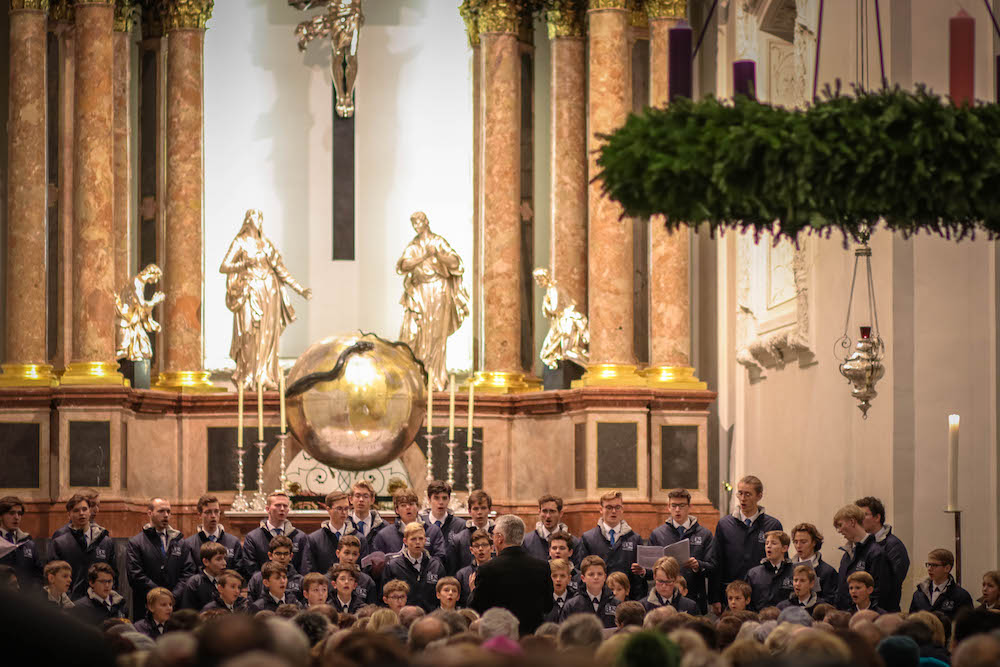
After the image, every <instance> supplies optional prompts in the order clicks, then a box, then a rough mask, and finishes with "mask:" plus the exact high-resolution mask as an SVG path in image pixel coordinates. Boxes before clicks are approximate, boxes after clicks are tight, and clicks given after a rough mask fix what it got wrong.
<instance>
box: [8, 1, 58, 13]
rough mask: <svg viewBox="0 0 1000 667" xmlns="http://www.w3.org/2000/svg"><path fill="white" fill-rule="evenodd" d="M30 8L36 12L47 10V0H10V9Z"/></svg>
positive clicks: (13, 10) (14, 10)
mask: <svg viewBox="0 0 1000 667" xmlns="http://www.w3.org/2000/svg"><path fill="white" fill-rule="evenodd" d="M19 9H30V10H34V11H36V12H47V11H49V0H10V11H12V12H16V11H17V10H19Z"/></svg>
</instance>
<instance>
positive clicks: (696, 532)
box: [646, 517, 715, 614]
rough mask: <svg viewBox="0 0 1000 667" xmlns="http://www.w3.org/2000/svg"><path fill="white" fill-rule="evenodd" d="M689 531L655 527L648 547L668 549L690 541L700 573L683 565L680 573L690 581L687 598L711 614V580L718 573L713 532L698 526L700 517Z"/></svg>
mask: <svg viewBox="0 0 1000 667" xmlns="http://www.w3.org/2000/svg"><path fill="white" fill-rule="evenodd" d="M693 518H694V522H693V523H692V524H691V527H690V528H688V529H687V530H684V529H683V528H681V529H677V528H674V525H673V524H672V523H670V522H669V521H665V522H664V523H663V525H662V526H659V527H658V528H656V529H655V530H654V531H653V532H652V533H651V534H650V536H649V542H648V544H649V545H650V546H654V547H669V546H670V545H671V544H674V543H676V542H680V541H681V540H688V541H689V542H690V544H691V557H692V558H694V559H695V560H697V561H698V571H697V572H695V571H694V570H692V569H691V568H688V567H685V566H684V563H680V566H681V574H682V575H683V576H684V581H686V582H687V588H688V594H687V596H688V597H689V598H690V599H692V600H694V601H695V602H696V603H697V604H698V609H699V610H701V613H702V614H704V613H707V612H708V581H709V577H710V576H711V575H712V573H713V572H714V571H715V561H713V560H712V539H713V538H712V531H710V530H709V529H708V528H705V527H704V526H703V525H701V524H700V523H698V520H697V517H693ZM646 578H647V579H652V578H653V573H652V571H648V572H647V573H646Z"/></svg>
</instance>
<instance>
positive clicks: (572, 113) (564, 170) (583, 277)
mask: <svg viewBox="0 0 1000 667" xmlns="http://www.w3.org/2000/svg"><path fill="white" fill-rule="evenodd" d="M575 4H576V3H569V2H567V3H564V4H563V5H562V6H560V7H558V8H556V9H550V10H549V12H548V26H549V39H550V40H551V42H552V43H551V48H552V51H551V53H552V56H551V58H552V83H551V86H552V150H551V153H552V156H551V159H552V245H551V247H552V251H551V252H552V255H551V257H552V259H551V264H552V265H551V271H552V276H553V277H554V278H555V279H556V280H557V281H558V282H559V284H560V285H561V286H562V288H563V289H565V290H566V292H567V293H568V294H569V295H570V297H572V299H573V300H574V301H575V302H576V304H577V306H578V307H579V308H580V310H581V311H582V312H586V311H587V102H586V100H587V77H586V70H587V43H586V41H585V39H584V36H583V35H584V15H583V13H582V12H578V11H576V8H575V7H574V5H575Z"/></svg>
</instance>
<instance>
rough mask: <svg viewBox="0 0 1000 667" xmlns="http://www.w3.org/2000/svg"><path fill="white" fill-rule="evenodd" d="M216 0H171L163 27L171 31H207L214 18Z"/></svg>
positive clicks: (165, 13)
mask: <svg viewBox="0 0 1000 667" xmlns="http://www.w3.org/2000/svg"><path fill="white" fill-rule="evenodd" d="M214 7H215V0H169V1H168V2H167V6H166V11H165V12H164V20H163V27H164V29H165V30H166V31H167V32H170V31H171V30H184V29H196V30H205V28H206V27H207V24H208V20H209V19H210V18H212V9H213V8H214Z"/></svg>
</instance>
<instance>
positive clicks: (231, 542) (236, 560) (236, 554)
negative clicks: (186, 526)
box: [184, 530, 253, 579]
mask: <svg viewBox="0 0 1000 667" xmlns="http://www.w3.org/2000/svg"><path fill="white" fill-rule="evenodd" d="M184 541H185V542H187V545H188V549H190V550H191V564H192V565H194V571H195V572H201V569H202V568H203V567H205V565H204V563H202V562H201V545H203V544H205V543H206V542H211V540H209V539H208V535H206V534H205V533H204V531H202V530H199V531H198V532H197V533H195V534H194V535H191V536H190V537H187V538H185V539H184ZM217 542H218V543H219V544H221V545H222V546H224V547H225V548H226V569H227V570H236V571H237V572H239V573H240V575H241V576H243V578H244V579H246V578H249V577H250V575H251V574H253V573H252V572H247V570H246V565H247V564H246V563H245V562H244V559H243V545H241V544H240V540H239V538H237V537H236V536H235V535H230V534H229V533H227V532H226V531H225V530H223V531H222V532H221V533H220V534H219V539H218V540H217Z"/></svg>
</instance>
